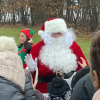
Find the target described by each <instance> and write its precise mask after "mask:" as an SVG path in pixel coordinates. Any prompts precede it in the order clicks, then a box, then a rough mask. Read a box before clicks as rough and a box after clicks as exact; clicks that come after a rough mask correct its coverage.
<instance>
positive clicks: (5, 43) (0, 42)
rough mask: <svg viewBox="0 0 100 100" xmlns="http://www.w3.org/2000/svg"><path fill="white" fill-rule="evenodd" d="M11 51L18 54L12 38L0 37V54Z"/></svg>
mask: <svg viewBox="0 0 100 100" xmlns="http://www.w3.org/2000/svg"><path fill="white" fill-rule="evenodd" d="M5 51H11V52H14V53H17V52H18V48H17V45H16V42H15V40H14V38H13V37H7V36H0V52H5Z"/></svg>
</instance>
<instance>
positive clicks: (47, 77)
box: [38, 71, 75, 83]
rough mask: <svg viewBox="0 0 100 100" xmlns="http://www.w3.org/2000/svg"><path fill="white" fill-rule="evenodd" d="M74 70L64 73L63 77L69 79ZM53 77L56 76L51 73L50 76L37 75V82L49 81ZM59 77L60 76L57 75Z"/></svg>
mask: <svg viewBox="0 0 100 100" xmlns="http://www.w3.org/2000/svg"><path fill="white" fill-rule="evenodd" d="M74 72H75V71H71V72H69V73H67V74H65V73H64V78H65V79H69V78H70V77H71V76H72V75H73V74H74ZM54 77H57V76H56V75H51V76H42V77H38V82H41V83H49V82H51V81H52V79H53V78H54ZM59 77H60V76H59Z"/></svg>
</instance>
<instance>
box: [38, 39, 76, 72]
mask: <svg viewBox="0 0 100 100" xmlns="http://www.w3.org/2000/svg"><path fill="white" fill-rule="evenodd" d="M39 59H40V61H41V63H43V64H45V65H46V66H47V67H49V69H50V70H53V72H57V71H63V72H64V73H68V72H70V71H73V70H76V68H77V61H76V56H75V54H72V52H71V50H70V49H69V48H68V47H67V46H66V45H65V43H64V41H63V37H60V38H52V43H47V44H46V45H45V46H43V47H42V49H41V51H40V56H39Z"/></svg>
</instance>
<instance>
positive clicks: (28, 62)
mask: <svg viewBox="0 0 100 100" xmlns="http://www.w3.org/2000/svg"><path fill="white" fill-rule="evenodd" d="M24 60H25V63H26V65H27V66H28V68H29V70H30V71H35V70H36V68H37V58H35V61H34V60H33V58H32V55H31V54H29V55H28V54H27V55H26V56H25V59H24Z"/></svg>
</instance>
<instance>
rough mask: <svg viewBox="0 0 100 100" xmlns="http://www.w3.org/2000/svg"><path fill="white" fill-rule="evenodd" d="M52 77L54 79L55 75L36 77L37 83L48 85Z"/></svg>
mask: <svg viewBox="0 0 100 100" xmlns="http://www.w3.org/2000/svg"><path fill="white" fill-rule="evenodd" d="M54 77H56V75H51V76H42V77H38V82H41V83H49V82H51V81H52V79H53V78H54Z"/></svg>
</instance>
